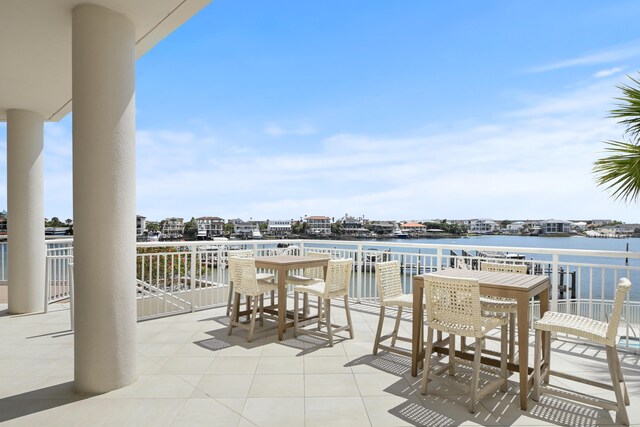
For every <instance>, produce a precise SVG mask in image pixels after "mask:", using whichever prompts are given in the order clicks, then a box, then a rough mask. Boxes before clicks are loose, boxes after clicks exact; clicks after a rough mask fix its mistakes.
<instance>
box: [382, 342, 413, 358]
mask: <svg viewBox="0 0 640 427" xmlns="http://www.w3.org/2000/svg"><path fill="white" fill-rule="evenodd" d="M378 350H384V351H388V352H389V353H395V354H399V355H401V356H407V357H411V350H410V349H405V348H402V347H396V346H391V345H384V344H378Z"/></svg>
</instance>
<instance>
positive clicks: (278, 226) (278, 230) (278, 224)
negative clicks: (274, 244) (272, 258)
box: [267, 219, 293, 237]
mask: <svg viewBox="0 0 640 427" xmlns="http://www.w3.org/2000/svg"><path fill="white" fill-rule="evenodd" d="M292 221H293V220H291V219H276V220H274V219H269V220H267V233H269V234H270V235H272V236H276V237H286V236H289V235H290V234H291V223H292Z"/></svg>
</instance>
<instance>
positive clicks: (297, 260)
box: [256, 255, 329, 268]
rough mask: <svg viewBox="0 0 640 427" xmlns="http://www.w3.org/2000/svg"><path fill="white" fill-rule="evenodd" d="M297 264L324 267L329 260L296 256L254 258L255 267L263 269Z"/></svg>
mask: <svg viewBox="0 0 640 427" xmlns="http://www.w3.org/2000/svg"><path fill="white" fill-rule="evenodd" d="M298 264H300V265H304V266H309V264H315V266H324V265H328V264H329V260H328V259H327V258H317V257H312V256H298V255H274V256H259V257H256V265H259V266H260V267H263V268H264V266H267V265H272V266H296V265H298Z"/></svg>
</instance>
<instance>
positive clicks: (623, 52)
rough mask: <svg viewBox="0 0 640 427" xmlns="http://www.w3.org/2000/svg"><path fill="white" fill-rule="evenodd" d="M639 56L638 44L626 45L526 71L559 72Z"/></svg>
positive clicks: (639, 46) (639, 47)
mask: <svg viewBox="0 0 640 427" xmlns="http://www.w3.org/2000/svg"><path fill="white" fill-rule="evenodd" d="M637 56H640V45H638V43H631V44H626V45H623V46H614V47H612V48H610V49H608V50H605V51H601V52H595V53H591V54H587V55H583V56H579V57H577V58H570V59H566V60H562V61H557V62H553V63H550V64H543V65H539V66H535V67H532V68H530V69H529V70H528V72H530V73H543V72H547V71H554V70H560V69H564V68H571V67H579V66H585V65H598V64H608V63H611V62H616V61H620V60H623V59H628V58H633V57H637Z"/></svg>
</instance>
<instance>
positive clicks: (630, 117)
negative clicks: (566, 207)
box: [593, 77, 640, 202]
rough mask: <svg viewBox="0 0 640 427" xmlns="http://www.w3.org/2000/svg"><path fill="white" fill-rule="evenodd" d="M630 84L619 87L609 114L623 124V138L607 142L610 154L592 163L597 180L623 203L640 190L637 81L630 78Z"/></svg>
mask: <svg viewBox="0 0 640 427" xmlns="http://www.w3.org/2000/svg"><path fill="white" fill-rule="evenodd" d="M629 78H630V79H631V81H632V82H633V86H629V85H622V86H618V88H619V89H620V90H621V91H622V93H623V96H622V97H620V98H616V99H617V100H618V101H620V103H619V104H618V105H617V108H614V109H613V110H611V117H614V118H617V119H619V121H618V123H620V124H622V125H624V126H625V132H624V135H625V136H626V137H627V138H628V139H629V142H626V141H606V142H605V144H607V147H606V148H605V151H606V152H607V153H608V154H609V155H608V156H607V157H603V158H601V159H599V160H597V161H596V162H595V163H594V167H593V172H594V173H595V174H596V183H597V184H598V185H599V186H605V187H606V189H607V190H611V191H612V197H613V198H614V199H616V200H623V201H625V202H635V201H637V199H638V195H639V193H640V81H638V80H636V79H634V78H633V77H629Z"/></svg>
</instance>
